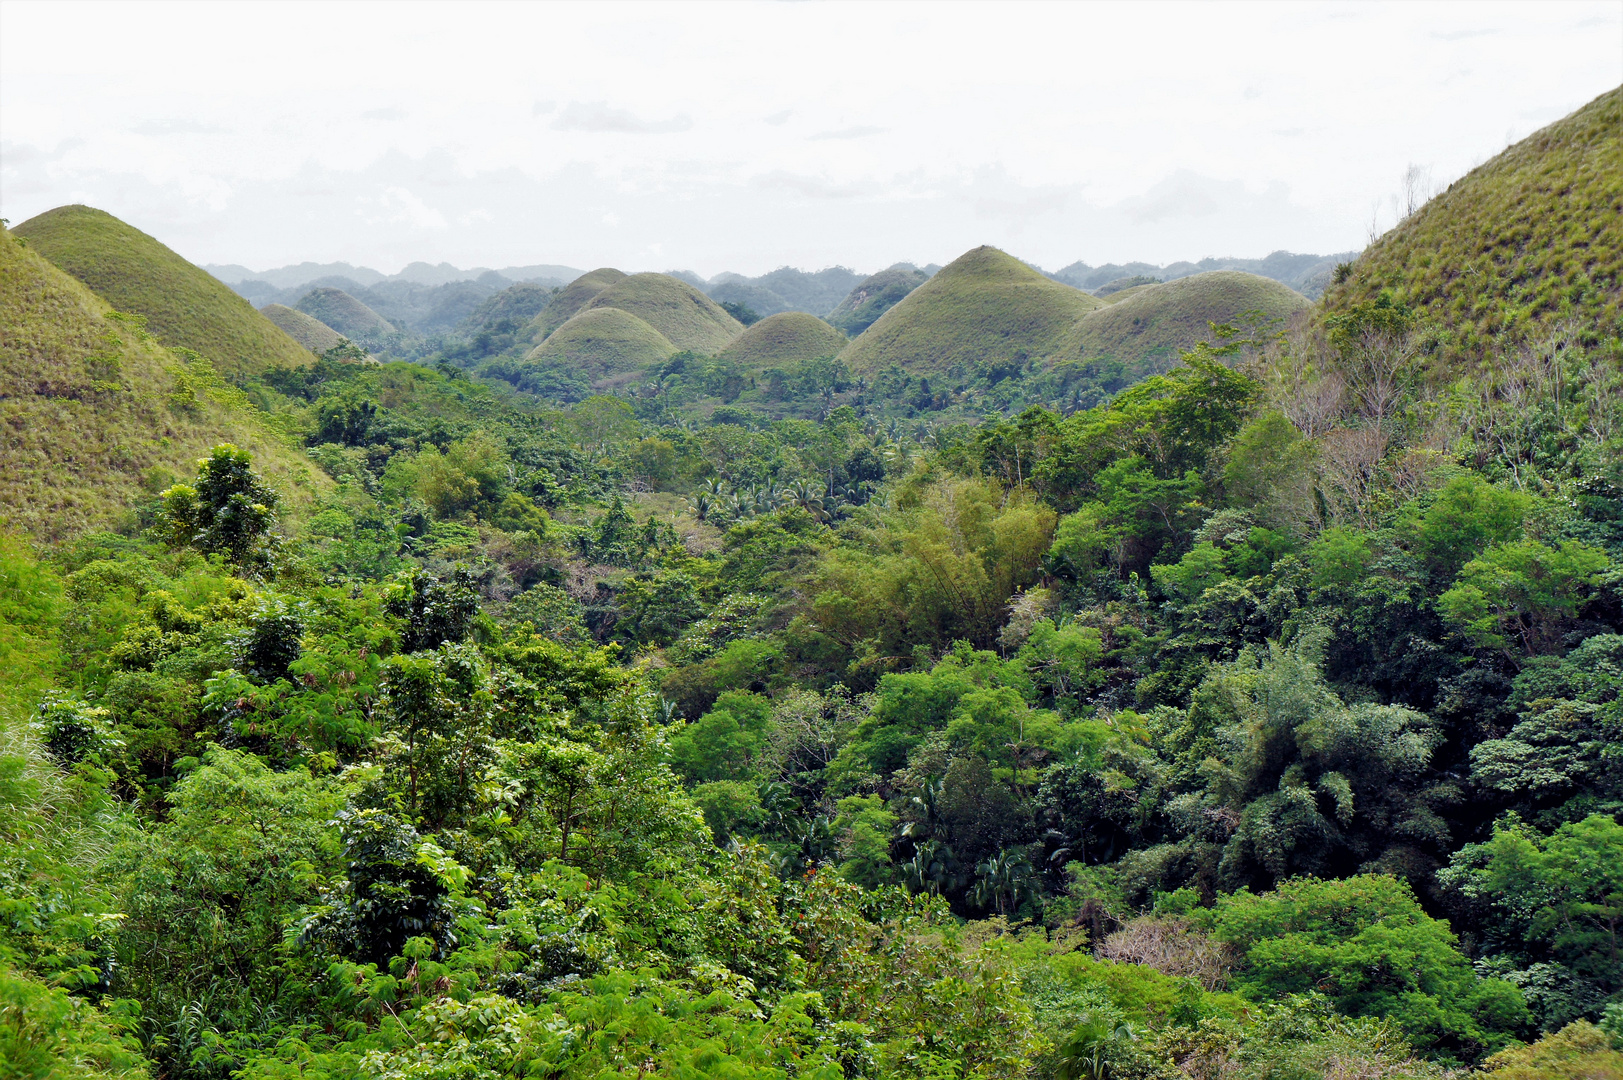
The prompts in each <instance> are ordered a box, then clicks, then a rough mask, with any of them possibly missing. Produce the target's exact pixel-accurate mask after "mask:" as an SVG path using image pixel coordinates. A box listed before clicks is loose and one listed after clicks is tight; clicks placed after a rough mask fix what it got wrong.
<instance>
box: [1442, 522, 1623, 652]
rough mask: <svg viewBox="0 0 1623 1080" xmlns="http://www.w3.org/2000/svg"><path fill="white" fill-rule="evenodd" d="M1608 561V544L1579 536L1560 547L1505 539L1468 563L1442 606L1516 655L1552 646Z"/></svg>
mask: <svg viewBox="0 0 1623 1080" xmlns="http://www.w3.org/2000/svg"><path fill="white" fill-rule="evenodd" d="M1610 565H1611V559H1609V558H1608V557H1607V555H1606V553H1605V552H1604V551H1601V550H1599V549H1598V548H1592V547H1590V546H1588V545H1587V544H1580V543H1578V542H1577V541H1575V540H1567V541H1564V542H1563V543H1562V544H1561V546H1560V547H1559V548H1552V547H1549V546H1547V545H1545V544H1541V543H1539V542H1538V541H1536V540H1523V541H1519V542H1516V543H1509V544H1499V545H1497V546H1495V547H1491V548H1489V549H1488V550H1487V551H1485V552H1483V553H1482V555H1481V556H1480V557H1478V558H1475V559H1472V560H1471V561H1470V562H1468V563H1466V564H1465V567H1464V568H1463V569H1462V570H1461V571H1460V576H1459V578H1458V580H1457V581H1456V582H1455V584H1454V587H1453V588H1451V589H1449V590H1448V591H1447V592H1445V593H1444V594H1443V595H1442V596H1440V597H1438V599H1437V610H1438V612H1439V613H1440V614H1442V616H1443V617H1444V618H1445V619H1448V620H1449V621H1450V622H1453V623H1455V624H1457V625H1458V626H1459V627H1460V628H1461V629H1462V630H1463V631H1464V633H1465V636H1466V639H1467V640H1469V641H1470V642H1471V644H1473V645H1475V646H1477V647H1478V648H1482V649H1497V650H1499V651H1500V652H1503V653H1504V654H1505V655H1506V656H1508V657H1511V658H1517V657H1519V656H1536V655H1539V654H1542V653H1549V652H1552V651H1554V650H1555V649H1556V648H1558V647H1559V646H1560V643H1561V640H1562V637H1563V636H1564V634H1565V633H1566V631H1567V629H1568V628H1569V627H1570V626H1571V625H1572V622H1573V620H1575V619H1576V618H1577V617H1578V615H1579V613H1580V612H1582V611H1583V609H1584V607H1585V606H1586V605H1587V604H1588V603H1589V600H1590V597H1591V594H1592V592H1591V591H1592V588H1593V586H1594V585H1595V584H1596V582H1597V581H1598V580H1599V578H1600V575H1601V572H1602V571H1604V570H1605V569H1607V567H1609V566H1610Z"/></svg>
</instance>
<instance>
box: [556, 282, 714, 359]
mask: <svg viewBox="0 0 1623 1080" xmlns="http://www.w3.org/2000/svg"><path fill="white" fill-rule="evenodd" d="M586 307H587V308H588V309H601V308H619V309H620V310H621V311H625V312H629V313H630V314H632V315H635V316H636V317H637V318H639V319H641V320H642V321H643V322H645V323H647V324H648V325H649V326H651V327H653V328H654V329H655V330H657V331H659V332H660V333H661V334H663V335H664V336H665V338H666V339H667V340H668V341H670V343H671V344H672V345H675V346H676V347H677V348H678V349H692V350H694V351H695V352H702V353H710V354H714V353H717V352H720V351H721V349H722V348H723V347H725V346H726V344H727V343H728V342H729V341H731V340H732V339H733V338H735V337H737V336H738V335H739V334H740V333H742V332H743V330H744V326H743V324H742V323H740V322H739V321H738V320H737V319H735V318H733V317H732V316H731V315H729V314H727V313H726V312H725V311H723V310H722V309H721V306H720V305H719V304H717V303H716V302H715V301H714V300H712V299H710V298H709V297H708V296H706V295H705V294H704V293H702V292H700V291H699V290H698V289H695V288H694V287H693V286H692V285H689V284H688V283H687V282H685V281H683V280H681V279H680V278H673V277H671V276H670V275H669V274H632V275H631V276H630V277H628V278H624V279H622V280H620V281H617V282H615V283H614V284H612V285H610V286H609V287H608V288H606V289H604V290H603V291H602V292H600V293H598V294H597V295H596V296H594V297H592V299H591V301H590V302H589V303H588V304H587V305H586Z"/></svg>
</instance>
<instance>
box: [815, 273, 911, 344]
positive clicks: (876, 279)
mask: <svg viewBox="0 0 1623 1080" xmlns="http://www.w3.org/2000/svg"><path fill="white" fill-rule="evenodd" d="M928 280H929V277H928V275H926V274H925V273H924V271H922V270H918V269H904V268H902V267H899V266H893V267H891V268H890V269H889V270H881V271H879V273H877V274H873V275H871V276H869V277H867V278H865V279H864V280H863V281H861V282H859V283H858V284H857V287H856V288H854V289H852V290H851V292H850V293H849V294H848V295H847V296H846V298H845V299H844V300H841V301H840V303H839V306H838V307H836V308H835V309H834V310H833V311H831V312H829V314H828V321H829V322H830V323H832V324H833V325H834V326H836V327H838V328H839V329H841V330H843V331H845V332H846V333H847V334H860V333H862V332H863V331H864V330H866V329H868V327H870V326H872V325H873V324H874V323H876V322H878V321H879V317H880V316H881V315H883V314H884V313H885V312H887V311H889V310H890V309H891V308H893V307H895V306H896V305H897V304H898V303H900V302H901V301H902V299H903V298H904V297H906V296H907V294H908V293H910V292H912V291H913V290H914V289H916V288H918V287H919V286H920V285H923V284H924V283H925V282H926V281H928Z"/></svg>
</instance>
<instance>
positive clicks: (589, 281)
mask: <svg viewBox="0 0 1623 1080" xmlns="http://www.w3.org/2000/svg"><path fill="white" fill-rule="evenodd" d="M625 277H626V275H625V274H624V273H622V272H621V271H619V270H616V269H615V268H614V267H612V266H600V267H598V268H597V269H596V270H593V271H592V272H591V273H589V274H582V275H581V276H580V277H578V278H576V279H575V280H574V281H571V282H570V283H569V284H568V285H565V286H564V287H563V288H562V289H559V290H558V291H557V292H556V293H554V294H553V296H552V300H551V302H549V303H548V304H547V306H546V307H545V308H543V309H542V310H541V313H540V314H539V315H537V316H536V317H535V337H534V338H533V340H534V341H535V342H537V343H538V344H539V343H540V342H541V341H543V340H545V338H546V336H547V335H548V334H550V333H552V332H553V331H554V330H556V329H558V327H560V326H562V325H563V324H564V323H566V322H568V321H569V320H570V319H573V318H574V317H575V316H576V315H578V314H579V313H580V312H581V310H582V309H583V308H585V307H586V305H587V304H590V303H591V302H592V299H593V298H594V297H595V296H597V294H598V293H600V292H602V291H603V290H604V289H607V288H608V287H609V286H610V285H613V284H615V283H616V282H620V281H624V280H625Z"/></svg>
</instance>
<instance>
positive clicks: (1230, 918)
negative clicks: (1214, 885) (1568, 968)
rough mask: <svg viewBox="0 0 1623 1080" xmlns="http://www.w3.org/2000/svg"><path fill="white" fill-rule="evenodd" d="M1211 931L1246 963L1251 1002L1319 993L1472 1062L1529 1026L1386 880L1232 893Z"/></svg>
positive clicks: (1437, 926) (1444, 929) (1507, 989)
mask: <svg viewBox="0 0 1623 1080" xmlns="http://www.w3.org/2000/svg"><path fill="white" fill-rule="evenodd" d="M1211 924H1212V932H1213V934H1214V936H1216V937H1217V938H1218V939H1219V940H1221V941H1224V942H1227V943H1229V944H1230V945H1231V946H1232V947H1233V948H1235V949H1236V950H1237V951H1238V952H1239V953H1240V955H1241V956H1243V958H1244V960H1243V964H1242V967H1241V969H1240V971H1239V973H1238V975H1237V979H1236V984H1237V986H1238V987H1239V989H1240V990H1241V991H1242V992H1243V993H1246V994H1249V995H1252V996H1254V997H1257V998H1266V997H1271V996H1274V995H1283V994H1297V993H1303V992H1306V991H1309V990H1315V989H1316V990H1321V991H1323V992H1325V993H1326V994H1327V995H1328V996H1329V997H1330V998H1331V999H1332V1000H1333V1001H1334V1002H1335V1004H1336V1008H1337V1010H1338V1011H1340V1012H1342V1013H1344V1014H1346V1015H1350V1016H1382V1017H1390V1018H1391V1019H1392V1020H1394V1021H1395V1022H1396V1023H1397V1024H1398V1025H1399V1026H1400V1027H1401V1028H1402V1029H1403V1030H1404V1032H1405V1033H1406V1034H1407V1036H1408V1037H1409V1038H1410V1039H1412V1040H1414V1042H1415V1043H1416V1045H1420V1046H1431V1047H1438V1048H1449V1049H1453V1050H1454V1051H1455V1052H1457V1053H1463V1054H1465V1055H1467V1056H1469V1057H1476V1056H1477V1055H1479V1054H1481V1053H1483V1052H1484V1051H1491V1050H1494V1049H1497V1048H1498V1047H1499V1046H1502V1045H1504V1043H1505V1042H1506V1041H1508V1040H1509V1039H1510V1038H1511V1037H1513V1036H1514V1035H1515V1034H1516V1033H1517V1032H1518V1031H1519V1030H1521V1028H1522V1026H1523V1025H1524V1024H1525V1023H1526V1022H1527V1008H1526V1006H1525V1005H1524V1004H1523V1001H1522V996H1521V993H1520V992H1519V991H1518V990H1517V989H1516V988H1515V987H1514V986H1512V985H1510V984H1509V983H1507V982H1504V981H1503V980H1499V979H1480V978H1478V977H1477V975H1476V974H1475V973H1474V972H1472V970H1471V967H1470V965H1469V964H1468V963H1467V962H1466V959H1465V957H1464V956H1462V955H1461V954H1460V952H1459V950H1458V947H1457V945H1456V940H1455V937H1454V934H1453V933H1452V932H1451V931H1450V930H1449V929H1448V925H1447V924H1446V923H1444V922H1441V921H1440V920H1437V919H1433V918H1431V917H1430V916H1428V915H1426V914H1425V913H1424V912H1423V911H1422V910H1421V908H1420V905H1419V904H1418V903H1416V902H1415V899H1414V895H1413V893H1412V892H1410V890H1409V888H1408V887H1407V886H1406V885H1404V884H1403V883H1402V882H1399V881H1397V880H1395V879H1393V878H1390V877H1384V876H1378V875H1362V876H1358V877H1352V878H1347V879H1344V880H1342V881H1319V880H1316V879H1313V878H1298V879H1294V880H1291V881H1288V882H1285V883H1283V884H1281V885H1280V887H1279V888H1278V889H1277V890H1276V891H1274V892H1271V893H1265V894H1263V895H1260V896H1253V895H1251V894H1249V893H1243V892H1242V893H1235V894H1233V895H1231V896H1227V897H1223V898H1221V899H1220V900H1219V901H1218V904H1217V907H1216V908H1215V909H1214V910H1213V912H1212V915H1211Z"/></svg>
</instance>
